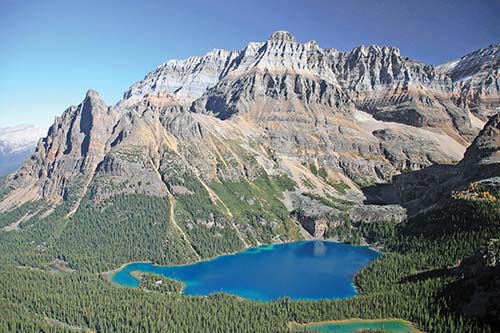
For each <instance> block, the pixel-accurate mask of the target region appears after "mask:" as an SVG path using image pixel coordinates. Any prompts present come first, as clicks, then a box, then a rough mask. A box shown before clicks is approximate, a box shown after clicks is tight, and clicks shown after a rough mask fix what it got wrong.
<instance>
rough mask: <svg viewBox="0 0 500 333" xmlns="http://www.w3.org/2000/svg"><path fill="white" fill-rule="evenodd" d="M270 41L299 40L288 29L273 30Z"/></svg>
mask: <svg viewBox="0 0 500 333" xmlns="http://www.w3.org/2000/svg"><path fill="white" fill-rule="evenodd" d="M269 40H270V41H286V42H294V43H296V42H297V39H295V37H294V36H293V35H292V34H291V33H289V32H288V31H276V32H273V34H272V35H271V37H269Z"/></svg>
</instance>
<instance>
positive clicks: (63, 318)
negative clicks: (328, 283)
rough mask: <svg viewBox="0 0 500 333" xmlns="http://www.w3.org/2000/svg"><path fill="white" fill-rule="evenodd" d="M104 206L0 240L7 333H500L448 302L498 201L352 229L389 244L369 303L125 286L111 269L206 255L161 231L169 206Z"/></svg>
mask: <svg viewBox="0 0 500 333" xmlns="http://www.w3.org/2000/svg"><path fill="white" fill-rule="evenodd" d="M35 208H36V207H35V206H34V204H31V206H29V207H28V206H26V207H20V208H19V210H18V211H15V212H13V213H9V214H18V215H23V214H26V212H28V211H32V210H34V209H35ZM100 209H101V210H99V211H97V210H96V209H95V208H84V209H81V210H79V212H78V213H77V214H76V215H75V216H74V217H72V218H71V219H70V220H67V221H65V222H64V223H72V225H71V227H68V226H67V225H62V224H61V223H62V222H60V221H61V214H62V212H63V211H64V207H60V208H57V209H56V211H54V212H53V213H52V214H51V215H50V216H49V217H47V218H45V219H42V220H39V219H33V218H32V219H30V220H28V221H27V222H25V225H21V226H20V227H21V228H22V229H20V231H11V232H1V233H0V253H1V262H0V308H1V311H0V313H1V315H0V331H2V332H53V331H58V332H59V331H75V330H76V329H80V328H81V329H87V330H89V331H96V332H127V331H128V332H132V331H136V332H208V331H210V332H288V331H290V330H291V326H290V323H291V322H297V323H307V322H318V321H325V320H336V319H346V318H366V319H374V318H401V319H405V320H408V321H411V322H413V323H415V324H416V325H417V326H418V327H419V328H421V329H422V330H424V331H426V332H494V331H495V330H496V329H498V328H496V327H493V326H490V325H489V324H488V323H487V322H482V321H481V320H479V319H475V318H472V317H466V316H464V315H461V314H458V313H456V312H455V311H454V309H453V308H452V307H451V306H450V305H449V304H448V302H447V295H446V294H445V290H446V287H447V286H448V285H450V284H451V283H454V282H457V281H459V280H460V279H461V278H462V275H461V274H456V273H453V269H452V268H453V267H457V265H458V264H459V263H460V261H461V260H463V259H464V258H467V257H468V256H472V255H475V254H477V253H482V252H484V251H485V248H486V246H487V245H488V243H489V242H490V240H491V239H492V238H499V237H500V213H499V212H500V207H499V203H498V202H490V201H476V202H468V201H464V200H453V201H452V202H451V203H450V205H448V206H447V207H446V208H445V209H441V210H438V211H434V212H432V213H429V214H427V215H425V216H420V217H419V218H416V219H414V220H412V221H409V222H407V223H405V224H403V225H398V224H395V223H393V222H390V221H388V222H386V223H382V224H377V225H374V224H371V225H370V224H366V225H361V226H359V227H358V228H356V229H355V230H354V229H351V230H353V231H352V232H356V233H359V235H360V236H361V237H363V238H365V239H367V240H369V241H370V242H372V243H377V244H379V245H383V247H384V251H383V252H384V255H382V256H381V257H380V258H379V259H377V260H375V261H374V262H372V263H371V264H370V265H369V266H368V267H366V268H365V269H363V270H362V271H360V272H359V273H358V274H357V276H356V284H357V286H358V289H359V292H360V294H359V295H358V296H356V297H353V298H350V299H343V300H322V301H291V300H290V299H287V298H284V299H281V300H278V301H274V302H251V301H248V300H244V299H241V298H238V297H234V296H231V295H225V294H214V295H211V296H208V297H185V296H183V295H182V294H181V293H180V292H179V290H180V289H179V288H180V287H179V285H178V283H177V282H173V281H170V280H165V285H164V286H163V287H162V288H160V289H158V288H155V287H154V286H153V285H152V284H151V277H150V278H149V279H148V278H147V275H146V277H145V280H144V282H143V284H142V285H141V288H138V289H130V288H125V287H120V286H117V285H114V284H113V283H111V282H110V280H109V274H102V272H104V271H105V270H108V269H109V268H110V267H111V268H116V267H118V266H119V265H121V264H123V263H125V262H127V261H130V260H141V259H144V260H152V261H155V262H160V263H172V264H173V263H181V262H189V261H193V260H195V258H194V257H193V256H192V255H191V254H190V252H189V250H188V249H187V248H186V247H185V245H183V243H182V242H179V241H178V240H177V239H178V237H176V234H175V233H172V230H167V229H168V224H166V223H155V218H156V217H157V216H168V210H169V207H168V202H167V201H166V200H164V199H160V198H156V199H155V198H146V197H141V196H128V197H119V198H117V199H116V200H115V201H114V205H110V206H107V207H103V208H100ZM125 216H126V217H125ZM7 219H10V217H9V216H7V215H6V214H3V215H2V216H1V218H0V220H1V221H6V220H7ZM4 224H5V223H4ZM433 226H434V227H433ZM429 230H431V231H429ZM345 232H346V233H349V231H345ZM159 240H162V242H166V243H167V244H168V246H164V244H165V243H160V242H159ZM207 241H209V238H207ZM101 242H102V244H104V245H103V246H100V247H99V249H98V251H96V250H95V244H98V243H101ZM138 245H141V246H138ZM236 246H238V245H236ZM54 258H58V259H59V260H60V261H61V262H65V263H66V265H67V266H66V267H63V268H66V269H63V270H64V271H65V272H59V273H54V272H50V270H49V269H48V267H49V266H48V265H47V263H48V262H50V261H51V260H53V259H54ZM148 281H149V283H148Z"/></svg>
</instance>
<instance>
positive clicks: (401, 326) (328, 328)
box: [298, 320, 414, 333]
mask: <svg viewBox="0 0 500 333" xmlns="http://www.w3.org/2000/svg"><path fill="white" fill-rule="evenodd" d="M303 330H304V329H303V328H301V329H299V330H298V332H302V331H303ZM360 330H384V331H386V332H398V333H412V332H414V328H413V327H412V326H411V324H410V323H407V322H405V321H402V320H390V321H389V320H387V321H353V322H339V323H330V324H322V325H317V326H308V327H307V329H306V332H335V333H354V332H358V331H360Z"/></svg>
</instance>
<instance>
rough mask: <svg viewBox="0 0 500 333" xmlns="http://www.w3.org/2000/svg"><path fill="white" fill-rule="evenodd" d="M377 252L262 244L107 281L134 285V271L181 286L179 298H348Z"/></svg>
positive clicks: (122, 273)
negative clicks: (356, 277) (356, 278)
mask: <svg viewBox="0 0 500 333" xmlns="http://www.w3.org/2000/svg"><path fill="white" fill-rule="evenodd" d="M378 256H380V253H378V252H376V251H374V250H371V249H369V248H368V247H365V246H353V245H348V244H342V243H335V242H328V241H300V242H293V243H285V244H278V245H265V246H259V247H255V248H251V249H247V250H245V251H243V252H239V253H236V254H231V255H224V256H220V257H217V258H215V259H211V260H207V261H201V262H198V263H194V264H190V265H182V266H157V265H154V264H151V263H131V264H128V265H126V266H125V267H123V268H122V269H121V270H119V271H118V272H116V273H115V274H114V275H113V278H112V281H113V282H115V283H117V284H120V285H123V286H127V287H138V286H139V281H138V280H137V279H136V278H135V277H134V276H132V275H131V274H130V273H131V272H134V271H139V272H144V273H155V274H160V275H163V276H165V277H168V278H171V279H175V280H179V281H182V282H184V284H185V289H184V294H185V295H209V294H212V293H215V292H221V291H222V292H225V293H229V294H233V295H237V296H241V297H244V298H248V299H251V300H258V301H271V300H276V299H279V298H281V297H285V296H286V297H290V298H291V299H304V300H317V299H334V298H346V297H350V296H354V295H355V294H356V289H355V287H354V283H353V279H354V275H355V274H356V272H358V271H359V270H360V269H361V268H363V267H365V266H366V265H368V264H369V263H370V262H371V261H372V260H374V259H375V258H377V257H378Z"/></svg>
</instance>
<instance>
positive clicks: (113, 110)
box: [0, 32, 500, 245]
mask: <svg viewBox="0 0 500 333" xmlns="http://www.w3.org/2000/svg"><path fill="white" fill-rule="evenodd" d="M490 54H491V55H490ZM496 54H498V47H497V46H495V47H491V48H490V49H488V50H487V51H482V52H480V53H479V57H481V58H486V59H489V58H488V57H490V58H491V57H494V56H493V55H496ZM467 57H469V58H470V57H473V56H472V55H470V56H466V57H464V58H462V59H461V60H460V61H459V62H460V65H458V63H457V65H455V66H454V67H453V66H451V65H443V66H438V67H434V66H431V65H425V64H421V63H419V62H417V61H414V60H411V59H409V58H406V57H403V56H401V55H400V51H399V50H398V49H397V48H393V47H379V46H361V47H357V48H355V49H353V50H352V51H351V52H340V51H337V50H335V49H322V48H320V47H319V46H318V44H317V43H316V42H314V41H310V42H307V43H304V44H302V43H298V42H297V41H296V39H295V38H294V37H293V36H292V35H290V34H289V33H287V32H276V33H274V34H273V35H272V36H271V37H270V39H269V40H267V41H266V42H263V43H250V44H248V45H247V46H246V47H245V48H244V49H243V50H241V51H225V50H214V51H211V52H209V53H207V54H206V55H204V56H201V57H191V58H188V59H186V60H173V61H168V62H166V63H164V64H163V65H161V66H159V67H158V68H157V69H156V70H154V71H152V72H151V73H149V74H148V75H146V77H145V79H144V80H142V81H139V82H137V83H135V84H134V85H132V86H131V87H130V88H129V90H127V91H126V92H125V94H124V97H123V99H122V100H121V101H120V102H118V103H117V104H116V105H114V106H107V105H106V104H105V103H104V102H103V101H102V99H101V98H100V97H99V95H98V94H97V92H94V91H89V92H88V93H87V95H86V97H85V99H84V101H83V102H82V103H81V104H80V105H78V106H72V107H70V108H68V109H67V110H66V111H65V112H64V113H63V115H62V116H61V117H59V118H57V119H56V121H55V123H54V125H52V127H51V128H50V129H49V132H48V135H47V137H46V138H44V139H43V140H41V141H40V142H39V143H38V146H37V150H36V152H35V154H34V155H33V156H32V157H31V159H30V160H29V161H27V162H26V163H25V164H24V165H23V167H22V168H21V169H20V170H19V171H18V172H16V173H14V174H12V175H11V176H9V178H8V179H7V180H6V186H7V187H8V188H9V191H10V192H9V194H8V195H7V196H5V197H4V198H3V200H2V202H0V210H4V211H8V210H11V209H13V208H14V207H16V206H19V205H21V204H23V203H25V202H28V201H31V200H42V201H45V202H48V203H49V204H50V205H52V206H57V205H60V204H61V203H65V204H67V205H68V206H69V208H68V216H71V215H72V214H74V213H75V212H76V211H77V210H78V208H79V207H80V203H81V202H82V201H89V202H92V203H93V204H94V205H99V204H102V203H105V202H106V201H107V200H111V199H112V198H114V197H116V196H118V195H130V194H141V195H146V196H153V197H164V198H166V199H167V200H168V202H169V203H170V206H171V207H179V205H177V206H176V203H178V204H181V203H182V202H187V201H188V198H191V199H192V198H194V197H198V196H199V197H200V198H203V200H207V202H206V204H207V205H208V206H210V207H212V208H213V210H214V212H215V211H216V212H217V213H203V212H196V213H194V212H190V213H189V214H190V216H188V217H186V216H185V215H182V218H181V216H177V215H176V211H175V209H176V208H172V210H173V213H172V214H171V216H172V217H171V220H170V222H171V223H173V224H176V225H177V226H178V229H179V230H180V231H182V233H183V234H184V235H185V236H183V237H184V238H185V240H186V242H188V243H191V244H194V243H193V242H194V241H193V237H195V236H194V234H195V231H196V230H198V229H199V228H212V227H208V226H213V225H215V226H219V227H220V228H224V226H227V225H229V226H231V228H234V230H235V232H236V234H237V235H238V237H239V238H240V239H241V241H242V243H243V244H247V245H248V244H255V243H256V242H257V243H258V242H260V241H263V239H262V238H259V237H261V236H256V235H259V233H260V231H259V230H260V229H259V228H260V227H257V226H255V225H252V224H251V223H250V224H246V223H240V221H238V218H237V216H238V213H239V210H241V209H243V208H242V207H246V208H245V209H249V207H252V206H254V205H261V207H267V206H266V205H267V204H269V200H271V199H269V200H267V201H266V200H264V199H262V198H259V196H258V195H256V193H253V194H252V195H250V194H248V195H247V196H248V197H247V196H245V195H241V196H240V198H239V199H240V202H239V203H238V205H234V204H233V205H231V204H230V203H229V202H228V200H227V199H225V198H224V194H225V192H224V191H223V190H222V188H221V186H222V185H224V186H226V187H228V186H234V184H243V183H244V184H247V186H250V187H251V188H252V187H254V188H255V189H259V191H264V192H265V193H269V191H271V190H270V188H273V191H275V190H276V191H277V193H274V192H273V198H274V199H278V201H276V205H283V207H282V208H280V209H282V211H281V212H280V213H279V214H275V213H276V212H274V213H272V214H271V213H270V216H272V218H271V220H269V218H270V217H269V216H267V217H266V218H264V217H262V216H259V217H258V218H257V219H258V220H259V221H260V223H261V226H270V225H274V226H277V227H273V229H272V231H270V233H271V234H272V236H273V237H274V240H281V241H284V240H288V239H291V238H294V237H296V232H297V230H298V229H300V228H305V230H307V232H309V234H312V235H313V236H315V237H322V236H325V235H326V233H327V231H328V228H331V227H332V226H335V225H338V224H339V223H342V221H344V220H345V218H346V217H349V216H350V217H351V218H353V217H357V218H358V219H363V218H364V219H368V220H371V219H374V220H376V219H394V220H403V219H404V218H405V215H406V213H405V209H404V208H401V207H400V206H399V204H400V203H401V202H394V204H398V205H393V206H390V205H389V206H379V205H366V194H365V193H364V190H363V188H364V187H366V186H368V185H373V184H379V183H386V182H389V181H391V179H392V178H393V177H394V176H396V175H398V174H401V173H406V172H409V171H416V170H420V169H424V168H426V167H429V166H431V165H434V164H445V165H446V164H448V165H450V164H455V163H457V162H458V161H460V160H461V159H462V156H463V154H464V152H465V150H466V148H467V146H468V145H469V144H470V143H471V142H472V141H473V140H474V138H475V136H476V135H477V134H478V132H479V130H480V127H482V126H483V124H484V121H485V120H487V117H488V116H489V115H492V114H494V113H495V112H497V111H496V108H497V107H498V106H497V105H498V103H499V101H500V89H499V86H498V74H495V73H498V66H497V65H496V64H497V63H495V62H493V63H492V65H491V66H490V67H488V66H487V65H479V66H476V65H474V66H472V65H469V64H471V63H473V61H472V60H468V59H469V58H467ZM494 59H496V58H494ZM462 63H463V65H461V64H462ZM482 63H484V61H483V62H481V64H482ZM455 68H466V69H462V70H461V71H460V73H467V75H471V77H473V78H474V79H471V80H462V81H460V79H459V78H460V77H462V76H463V75H465V74H458V73H459V72H455V71H454V69H455ZM495 70H496V72H495ZM485 72H487V73H489V74H487V75H486V74H484V73H485ZM461 75H462V76H461ZM492 75H493V76H492ZM494 75H497V76H496V78H495V77H494ZM492 77H494V79H493V81H494V82H493V81H492V79H491V78H492ZM495 80H496V81H495ZM465 81H467V82H469V81H474V84H473V86H471V85H469V86H468V88H464V85H463V82H465ZM495 82H496V83H495ZM477 91H480V93H476V92H477ZM488 128H489V127H488ZM483 131H486V129H485V130H483ZM488 140H490V141H491V140H495V139H492V138H489V139H488ZM492 149H498V148H494V147H493V148H492ZM466 156H467V155H466ZM464 163H465V162H464ZM474 163H475V162H474ZM478 170H479V169H478ZM478 172H481V171H478ZM283 179H286V181H285V183H286V184H287V186H285V187H280V188H279V189H277V188H276V186H275V185H276V183H275V182H277V181H278V180H279V181H280V182H281V183H282V182H283ZM264 180H265V183H266V184H268V185H269V184H270V183H269V181H271V183H272V184H274V185H272V186H271V187H266V189H265V190H263V187H262V186H263V185H262V182H263V181H264ZM266 186H267V185H266ZM264 192H260V193H261V194H262V193H264ZM189 200H190V199H189ZM200 200H201V199H200ZM382 203H384V204H387V203H390V202H387V200H382ZM212 208H211V209H212ZM268 209H269V212H271V211H272V208H271V207H268ZM285 209H286V210H285ZM297 212H300V214H297ZM179 214H180V213H179ZM280 214H281V215H282V214H285V215H289V216H292V217H293V216H294V217H297V216H302V217H307V218H304V219H302V220H300V219H299V221H298V222H296V225H295V227H293V228H291V227H290V225H289V224H287V223H289V222H286V223H285V222H284V221H285V220H286V221H288V220H287V219H288V218H289V217H287V219H283V218H282V219H281V221H280V219H279V218H277V216H278V215H280ZM217 216H219V217H217ZM311 221H312V222H311ZM301 223H302V224H301ZM311 223H312V225H311ZM325 225H326V227H325ZM294 228H295V229H294ZM211 230H212V229H211ZM320 230H322V231H320ZM259 239H260V240H259Z"/></svg>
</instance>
